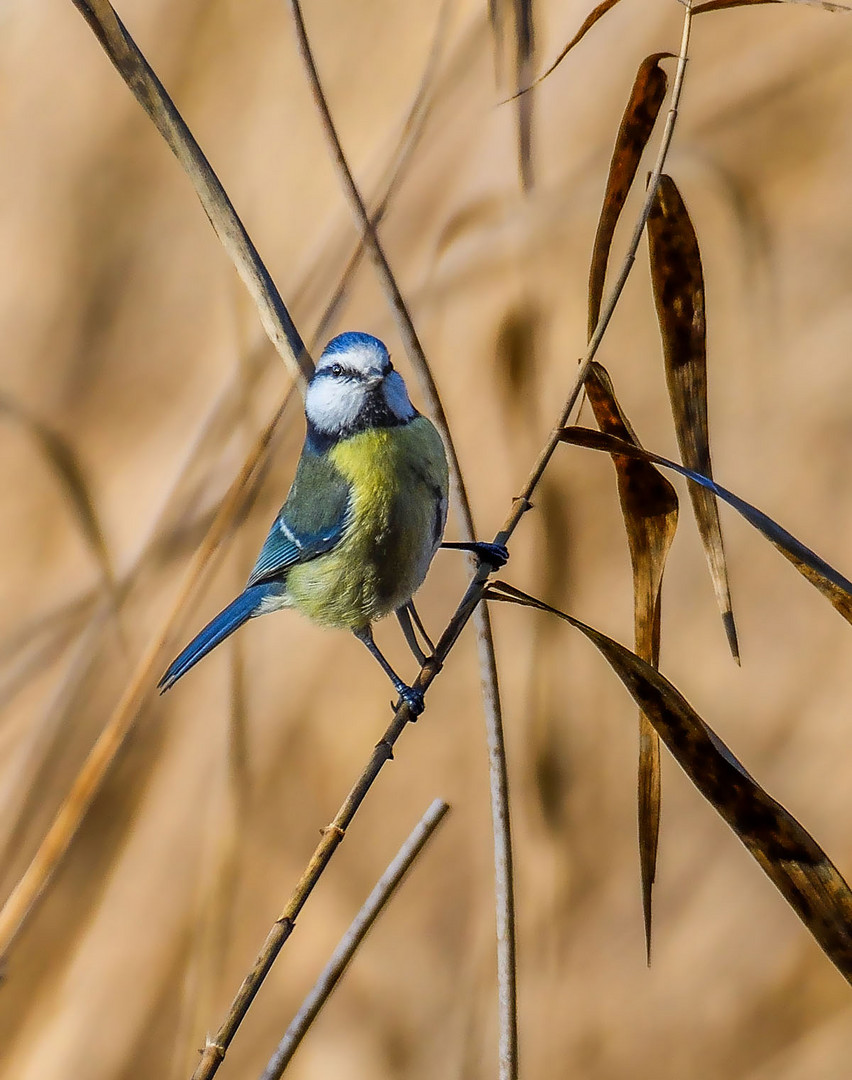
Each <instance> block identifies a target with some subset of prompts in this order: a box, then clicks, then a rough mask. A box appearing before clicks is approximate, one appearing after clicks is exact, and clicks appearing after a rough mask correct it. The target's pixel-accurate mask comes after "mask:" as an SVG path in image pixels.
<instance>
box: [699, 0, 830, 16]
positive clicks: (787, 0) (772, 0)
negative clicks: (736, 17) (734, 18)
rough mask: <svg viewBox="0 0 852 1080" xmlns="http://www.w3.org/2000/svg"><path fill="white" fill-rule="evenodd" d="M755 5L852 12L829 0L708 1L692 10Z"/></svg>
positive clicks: (723, 9) (715, 9)
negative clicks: (795, 5) (803, 5)
mask: <svg viewBox="0 0 852 1080" xmlns="http://www.w3.org/2000/svg"><path fill="white" fill-rule="evenodd" d="M754 4H806V5H807V6H808V7H818V8H822V9H823V10H824V11H852V8H851V7H849V6H848V5H847V4H832V3H829V2H828V0H706V2H705V3H703V4H698V5H697V6H696V7H694V8H693V9H692V14H693V15H700V14H701V13H702V12H703V11H725V10H726V9H727V8H735V7H752V6H753V5H754Z"/></svg>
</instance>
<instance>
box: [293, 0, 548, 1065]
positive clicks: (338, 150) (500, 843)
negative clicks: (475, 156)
mask: <svg viewBox="0 0 852 1080" xmlns="http://www.w3.org/2000/svg"><path fill="white" fill-rule="evenodd" d="M288 2H289V5H290V10H291V12H292V15H293V24H294V27H295V30H296V39H297V44H298V47H299V53H300V55H301V57H302V61H303V63H304V65H305V72H306V74H307V77H308V81H309V83H310V87H311V92H312V94H313V98H314V103H315V105H316V107H317V111H318V113H319V116H320V120H321V122H322V127H323V131H324V133H325V137H326V141H327V142H328V146H329V151H330V153H331V156H332V159H333V161H334V163H335V165H336V168H337V174H338V179H339V180H340V184H341V187H342V188H343V191H344V193H345V195H346V198H347V201H348V203H349V208H350V210H351V212H352V216H353V218H354V220H355V225H356V227H357V229H358V231H359V232H360V234H361V236H362V237H363V242H364V244H365V246H366V249H367V251H368V253H369V255H370V258H371V259H372V262H373V266H374V268H375V270H376V273H377V274H378V277H379V281H380V282H381V285H382V288H383V290H384V293H385V297H386V299H387V301H388V304H389V305H390V308H391V311H392V313H393V315H394V319H395V320H396V325H397V329H398V331H399V335H400V337H401V338H402V341H403V344H404V346H405V351H406V353H407V354H408V357H409V359H410V361H411V364H412V366H413V368H414V370H415V373H416V374H417V377H418V379H419V381H420V386H421V390H422V392H423V395H424V397H425V398H426V401H427V403H428V408H429V413H430V415H431V416H432V418H433V419H434V421H435V425H436V426H437V428H438V430H439V431H440V433H441V436H442V438H443V440H444V444H445V446H446V448H447V459H448V463H449V467H450V478H451V483H452V487H453V494H454V496H455V504H456V507H457V508H458V515H459V519H460V520H459V525H460V531H461V533H462V538H463V539H464V540H468V541H472V540H475V539H476V527H475V525H474V521H473V513H472V511H471V507H470V500H469V498H468V495H467V490H466V487H465V483H464V477H463V475H462V469H461V463H460V462H459V458H458V454H457V452H456V448H455V444H454V442H453V437H452V433H451V431H450V427H449V424H448V423H447V417H446V414H445V412H444V407H443V404H442V402H441V397H440V394H439V393H438V388H437V386H436V384H435V379H434V377H433V375H432V370H431V368H430V366H429V362H428V360H427V359H426V354H425V352H424V349H423V346H422V344H421V342H420V338H419V336H418V334H417V331H416V329H415V327H414V322H413V320H412V318H411V313H410V312H409V310H408V305H407V304H406V302H405V300H404V298H403V296H402V293H401V291H400V288H399V285H398V284H397V281H396V278H395V276H394V273H393V270H392V269H391V266H390V263H389V262H388V259H387V256H386V255H385V252H384V249H383V247H382V244H381V242H380V240H379V236H378V232H377V230H376V226H375V223H374V221H373V220H371V218H370V215H369V214H368V212H367V208H366V206H365V205H364V200H363V198H362V197H361V193H360V191H359V190H358V185H357V184H356V182H355V178H354V176H353V175H352V170H351V169H350V168H349V163H348V162H347V160H346V155H345V153H344V150H343V146H342V144H341V142H340V137H339V135H338V133H337V128H336V127H335V124H334V120H333V118H332V115H331V110H330V109H329V105H328V101H327V99H326V96H325V93H324V91H323V88H322V83H321V82H320V77H319V72H318V71H317V67H316V63H315V61H314V57H313V53H312V51H311V47H310V42H309V40H308V35H307V30H306V29H305V22H304V19H303V17H302V9H301V5H300V2H299V0H288ZM519 17H520V16H519ZM518 32H519V34H520V30H519V31H518ZM531 34H532V29H531V26H530V28H529V35H530V37H531ZM519 72H520V68H519ZM519 77H520V74H519ZM521 129H522V130H523V124H522V125H521ZM474 623H475V627H476V641H477V648H478V652H479V665H480V673H481V679H482V698H483V706H484V710H485V726H486V742H487V748H488V761H489V776H490V785H489V787H490V792H491V817H492V826H493V832H494V867H495V901H496V909H497V910H496V922H497V972H498V1004H499V1009H498V1011H499V1027H500V1046H499V1060H500V1080H515V1078H516V1077H517V1075H518V1024H517V990H516V981H517V980H516V974H515V900H514V883H513V878H512V834H511V818H510V813H509V785H508V773H507V766H506V751H505V744H504V739H503V717H502V710H501V707H500V688H499V683H498V680H497V661H496V658H495V654H494V639H493V636H492V633H491V620H490V617H489V614H488V610H487V608H486V607H485V605H481V606H480V607H478V608H477V609H476V612H475V614H474Z"/></svg>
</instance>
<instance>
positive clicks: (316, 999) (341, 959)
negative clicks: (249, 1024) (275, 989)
mask: <svg viewBox="0 0 852 1080" xmlns="http://www.w3.org/2000/svg"><path fill="white" fill-rule="evenodd" d="M449 809H450V808H449V806H448V805H447V803H445V802H444V801H443V800H442V799H435V801H434V802H433V803H432V805H431V806H430V807H429V808H428V809H427V811H426V813H425V814H424V815H423V817H422V818H421V819H420V821H419V822H418V823H417V825H415V827H414V829H413V830H412V832H411V834H410V835H409V837H408V839H407V840H406V841H405V843H404V844H403V845H402V847H401V848H400V849H399V851H398V852H397V853H396V855H395V856H394V857H393V859H392V861H391V862H390V863H389V864H388V868H387V870H385V872H384V873H383V874H382V876H381V877H380V878H379V880H378V881H377V882H376V885H375V888H374V889H373V891H372V892H371V893H370V895H369V896H368V897H367V899H366V900H365V901H364V905H363V907H362V908H361V910H360V911H359V912H358V914H357V915H356V916H355V918H354V919H353V920H352V923H351V924H350V926H349V929H348V930H347V931H346V933H345V934H344V935H343V937H342V938H341V939H340V942H339V943H338V945H337V948H336V949H335V950H334V952H333V953H332V954H331V958H330V960H329V961H328V963H327V964H326V966H325V968H324V969H323V971H322V974H321V975H320V977H319V978H318V979H317V981H316V984H315V985H314V987H313V989H312V990H311V992H310V993H309V994H308V996H307V997H306V998H305V1000H304V1001H303V1002H302V1005H301V1008H300V1009H299V1011H298V1013H296V1015H295V1017H294V1018H293V1021H292V1023H291V1024H290V1026H289V1027H288V1028H287V1031H286V1032H285V1033H284V1037H283V1038H282V1040H281V1042H280V1043H279V1044H278V1048H277V1049H276V1051H275V1053H274V1054H273V1055H272V1057H271V1058H270V1060H269V1063H268V1065H267V1066H266V1068H265V1069H264V1070H263V1074H262V1076H261V1078H260V1080H280V1077H281V1076H282V1075H283V1073H284V1070H285V1069H286V1068H287V1066H288V1065H289V1064H290V1059H291V1058H292V1057H293V1055H294V1054H295V1053H296V1051H297V1050H298V1048H299V1045H300V1043H301V1041H302V1039H303V1038H304V1037H305V1035H306V1034H307V1031H308V1028H309V1027H310V1026H311V1024H312V1023H313V1022H314V1020H315V1019H316V1018H317V1015H318V1014H319V1011H320V1009H321V1008H322V1007H323V1005H325V1003H326V1001H327V1000H328V999H329V997H330V996H331V993H332V991H333V990H334V988H335V987H336V986H337V984H338V982H339V981H340V977H341V975H343V972H344V971H345V970H346V968H347V967H348V965H349V962H350V960H351V959H352V957H353V956H354V955H355V951H356V949H357V948H358V946H359V945H360V944H361V942H362V941H363V940H364V938H365V937H366V935H367V932H368V931H369V930H370V928H371V927H372V925H373V923H374V922H375V921H376V919H377V918H378V917H379V915H381V913H382V911H383V909H384V908H385V906H386V905H387V903H388V901H389V900H390V899H391V897H392V896H393V894H394V893H395V892H396V890H397V887H398V886H399V884H400V882H401V881H402V879H403V878H404V877H405V875H406V874H407V873H408V870H409V869H410V867H411V865H412V863H413V862H414V860H415V859H416V858H417V856H418V855H419V854H420V852H421V851H422V850H423V848H424V846H425V845H426V841H427V840H428V839H429V838H430V837H431V836H432V834H433V833H434V831H435V829H437V827H438V826H439V825H440V823H441V821H442V820H443V819H444V817H445V815H446V814H447V811H448V810H449Z"/></svg>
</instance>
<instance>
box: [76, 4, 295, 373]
mask: <svg viewBox="0 0 852 1080" xmlns="http://www.w3.org/2000/svg"><path fill="white" fill-rule="evenodd" d="M72 3H73V4H74V6H75V7H76V8H77V10H78V11H79V12H80V14H81V15H82V16H83V18H84V19H85V20H86V22H87V23H88V24H89V26H90V27H91V28H92V30H93V31H94V34H95V37H96V38H97V39H98V41H99V42H100V44H101V46H102V47H103V49H104V52H105V53H106V54H107V56H108V57H109V58H110V60H111V61H112V63H113V64H114V65H115V67H116V69H117V70H118V73H119V74H120V75H121V77H122V78H123V79H124V81H125V82H126V83H127V85H128V86H129V87H130V89H131V90H132V91H133V94H134V96H135V97H136V100H137V101H138V102H139V104H140V105H141V106H142V108H143V109H144V110H145V112H146V113H147V114H148V115H149V116H150V117H151V119H152V120H153V121H154V124H155V125H156V127H157V130H158V131H159V132H160V134H161V135H162V136H163V138H164V139H165V140H166V142H167V143H168V145H169V148H170V149H171V151H172V153H173V154H174V155H175V157H176V158H177V159H178V161H179V162H180V164H181V165H182V166H183V169H184V171H185V172H186V174H187V176H188V177H189V179H190V180H191V181H192V184H193V187H194V188H195V192H196V194H197V195H198V198H199V199H200V200H201V205H202V206H203V207H204V212H205V214H207V217H208V218H209V220H210V224H211V225H212V226H213V228H214V229H215V231H216V235H217V236H218V237H219V239H220V240H221V242H222V246H223V247H224V249H225V251H226V252H227V253H228V255H230V257H231V260H232V261H233V263H234V266H235V267H236V269H237V273H238V274H239V275H240V277H241V278H242V280H243V283H244V284H245V286H246V288H247V289H248V291H249V294H250V295H251V298H252V299H253V300H254V302H255V304H256V305H257V309H258V311H259V313H260V321H261V322H262V323H263V328H264V330H265V331H266V333H267V334H268V336H269V340H270V341H271V342H272V344H273V345H274V346H275V349H276V351H277V352H278V354H279V356H280V357H281V358H282V360H283V361H284V362H285V364H287V366H288V368H289V369H290V372H291V374H292V376H293V378H294V379H295V380H296V382H297V383H299V384H300V385H301V386H302V387H304V384H305V383H306V381H307V380H308V379H309V378H310V376H311V371H312V370H313V364H312V362H311V358H310V356H309V354H308V351H307V349H306V348H305V343H304V342H303V341H302V338H301V336H300V334H299V331H298V330H297V329H296V326H295V324H294V323H293V320H292V319H291V318H290V313H289V312H288V311H287V308H286V306H285V304H284V301H283V300H282V299H281V295H280V294H279V292H278V290H277V289H276V287H275V283H274V282H273V280H272V278H271V277H270V275H269V271H268V270H267V269H266V267H265V266H264V264H263V261H262V260H261V258H260V255H258V253H257V249H256V248H255V246H254V244H253V243H252V241H251V238H250V237H249V235H248V233H247V232H246V230H245V227H244V226H243V223H242V222H241V221H240V219H239V217H238V216H237V212H236V210H234V207H233V204H232V203H231V200H230V199H229V198H228V196H227V194H226V192H225V189H224V188H223V187H222V185H221V183H220V182H219V178H218V177H217V176H216V173H215V172H214V171H213V168H212V166H211V165H210V162H209V161H208V160H207V158H206V157H205V156H204V153H203V151H202V149H201V147H200V146H199V145H198V143H197V142H196V141H195V138H194V137H193V135H192V132H191V131H190V130H189V128H188V127H187V126H186V123H185V122H184V120H183V117H182V116H181V115H180V113H179V112H178V111H177V109H176V108H175V106H174V102H173V101H172V99H171V98H170V97H169V95H168V94H167V93H166V91H165V89H164V87H163V84H162V83H161V82H160V80H159V79H158V78H157V76H156V75H155V74H154V71H153V70H152V68H151V66H150V65H149V64H148V61H147V60H146V59H145V57H144V56H143V55H142V53H141V52H140V51H139V49H138V47H137V45H136V42H135V41H134V40H133V38H132V37H131V36H130V34H129V33H128V32H127V29H126V28H125V26H124V24H123V23H122V21H121V19H119V17H118V15H117V14H116V13H115V10H114V8H113V7H112V5H111V4H110V3H109V0H72Z"/></svg>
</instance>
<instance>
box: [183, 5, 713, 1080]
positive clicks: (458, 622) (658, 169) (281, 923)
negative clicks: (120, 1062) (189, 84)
mask: <svg viewBox="0 0 852 1080" xmlns="http://www.w3.org/2000/svg"><path fill="white" fill-rule="evenodd" d="M685 8H686V10H685V12H684V25H683V36H682V40H681V48H680V54H679V57H678V66H677V74H676V76H675V81H674V85H673V88H672V99H671V105H670V108H669V113H668V116H667V118H666V126H665V128H664V130H663V137H662V140H661V143H660V150H659V153H658V155H657V161H656V163H655V165H654V169H653V171H652V173H651V178H650V180H649V182H648V192H647V195H646V199H645V203H644V205H643V207H642V212H641V214H640V215H639V219H638V221H637V224H636V228H635V230H634V233H633V237H632V238H631V242H630V246H629V248H628V251H627V254H626V256H625V258H624V261H623V264H622V268H621V271H620V273H619V275H618V278H617V280H616V283H615V285H614V286H613V289H612V291H611V293H610V295H609V296H608V297H607V300H606V303H605V304H604V305H603V307H602V309H601V315H600V318H599V320H598V325H597V327H596V329H595V332H594V333H593V334H592V337H591V340H590V341H589V344H588V347H587V349H586V355H585V356H584V357H583V359H582V361H581V363H580V369H579V371H578V373H577V376H576V378H575V380H574V384H573V386H572V388H571V390H570V392H569V394H568V398H567V399H566V403H565V406H564V407H563V409H562V411H561V413H560V414H559V418H558V420H557V422H556V425H555V426H554V428H553V431H552V432H551V434H550V437H549V438H548V440H547V442H546V443H545V445H544V447H543V449H542V451H541V453H540V454H539V456H538V459H537V460H536V462H535V464H534V465H533V468H532V470H531V472H530V474H529V476H528V478H527V481H526V483H525V484H524V487H523V491H522V492H521V494H520V495H518V496H516V497H515V499H514V500H513V503H512V509H511V511H510V512H509V515H508V517H507V518H506V520H505V522H504V523H503V526H502V528H501V529H500V531H499V532H498V533H497V535H496V536H495V538H494V540H495V543H499V544H505V543H506V542H507V541H508V540H509V539H510V537H511V536H512V534H513V533H514V531H515V529H516V528H517V526H518V523H519V522H520V520H521V518H522V517H523V515H524V514H525V513H526V511H527V510H529V509H530V507H531V502H530V499H531V496H532V495H533V493H534V491H535V489H536V487H537V485H538V482H539V480H540V479H541V477H542V475H543V473H544V470H545V469H546V468H547V465H548V463H549V461H550V459H551V458H552V456H553V454H554V452H555V450H556V447H557V446H558V445H559V441H560V434H561V431H562V428H563V427H564V426H565V424H566V422H567V419H568V416H569V414H570V412H571V410H572V409H573V407H574V405H575V404H576V401H577V398H578V396H579V394H580V391H581V389H582V387H583V383H584V381H585V377H586V373H587V371H588V367H589V365H590V364H591V362H592V360H593V358H594V356H595V354H596V352H597V350H598V348H599V347H600V343H601V339H602V337H603V334H604V331H605V330H606V328H607V326H608V325H609V322H610V319H611V318H612V314H613V311H614V310H615V307H616V304H617V303H618V300H619V298H620V296H621V293H622V292H623V290H624V285H625V283H626V281H627V278H628V276H629V274H630V270H631V268H632V266H633V263H634V261H635V258H636V250H637V248H638V246H639V241H640V239H641V237H642V232H643V230H644V227H645V223H646V221H647V219H648V214H649V213H650V209H651V201H652V199H653V196H654V192H655V191H656V187H657V184H658V182H659V178H660V175H661V173H662V171H663V166H664V165H665V160H666V156H667V154H668V149H669V146H670V144H671V139H672V135H673V133H674V127H675V122H676V120H677V110H678V104H679V102H680V95H681V90H682V87H683V78H684V73H685V71H686V62H687V49H688V46H689V36H690V30H691V26H692V0H686V4H685ZM491 573H492V571H491V568H490V567H489V566H488V565H487V564H486V563H482V564H481V565H480V566H479V568H478V569H477V571H476V574H475V575H474V577H473V579H472V580H471V581H470V583H469V584H468V587H467V589H466V590H465V593H464V595H463V597H462V599H461V601H460V603H459V605H458V607H457V608H456V610H455V613H454V614H453V616H452V618H451V619H450V621H449V623H448V624H447V627H446V629H445V630H444V633H443V634H442V635H441V639H440V641H439V642H438V644H437V646H436V648H435V655H434V656H432V657H430V658H429V659H428V660H427V661H426V663H425V664H424V665H423V667H422V668H421V670H420V673H419V675H418V676H417V678H416V680H415V682H414V685H415V687H416V688H417V689H419V690H421V691H423V692H424V693H425V691H426V690H427V689H428V688H429V686H430V684H431V683H432V680H433V679H434V678H435V676H436V675H437V674H438V672H439V671H440V669H441V667H442V666H443V662H444V660H445V659H446V657H447V656H448V655H449V653H450V650H451V649H452V647H453V645H454V644H455V642H456V641H457V639H458V637H459V635H460V634H461V632H462V630H463V629H464V627H465V626H466V625H467V623H468V621H469V620H470V618H471V616H472V615H473V613H474V611H475V609H476V608H477V605H479V603H480V601H481V600H482V598H483V594H484V591H485V586H486V583H487V581H488V578H489V576H490V574H491ZM410 719H414V718H413V717H412V716H411V714H410V712H409V709H408V706H407V705H405V704H404V703H403V704H402V705H400V707H399V709H398V710H397V712H396V715H395V716H394V718H393V720H392V721H391V723H390V725H389V726H388V728H387V730H386V731H385V734H384V736H383V737H382V739H381V740H380V742H378V743H377V744H376V747H375V749H374V750H373V753H372V755H371V757H370V760H369V762H368V763H367V765H366V767H365V768H364V770H363V772H362V773H361V775H360V776H359V777H358V779H357V781H356V782H355V784H354V786H353V787H352V789H351V791H350V792H349V794H348V795H347V797H346V799H345V801H344V803H343V805H342V806H341V808H340V810H339V811H338V813H337V816H336V817H335V818H334V820H333V821H332V823H331V824H330V825H329V826H328V827H327V828H326V829H325V830H324V831H323V837H322V839H321V840H320V842H319V844H318V845H317V847H316V849H315V851H314V853H313V855H312V856H311V859H310V862H309V863H308V865H307V867H306V868H305V871H304V873H303V874H302V877H301V879H300V880H299V882H298V884H297V885H296V888H295V889H294V890H293V893H292V894H291V896H290V899H289V901H288V902H287V905H286V907H285V908H284V910H283V912H282V913H281V915H280V916H279V917H278V919H277V920H276V922H275V924H274V926H273V927H272V929H271V930H270V931H269V933H268V935H267V937H266V941H265V942H264V943H263V946H262V948H261V950H260V952H259V954H258V956H257V959H256V961H255V963H254V966H253V967H252V969H251V971H250V972H249V973H248V974H247V975H246V977H245V978H244V979H243V982H242V985H241V986H240V989H239V991H238V993H237V996H236V997H235V998H234V1001H233V1002H232V1004H231V1008H230V1010H229V1012H228V1016H227V1018H226V1020H225V1022H224V1024H223V1025H222V1027H221V1028H220V1029H219V1031H218V1032H217V1034H216V1035H215V1036H214V1037H213V1038H210V1039H208V1041H207V1045H206V1047H205V1049H204V1051H203V1053H202V1057H201V1061H200V1062H199V1064H198V1068H197V1069H196V1070H195V1072H194V1073H193V1076H192V1080H209V1078H210V1077H212V1076H214V1075H215V1073H216V1071H217V1070H218V1068H219V1065H220V1064H221V1062H222V1059H223V1058H224V1056H225V1053H226V1051H227V1048H228V1046H229V1045H230V1043H231V1041H232V1039H233V1037H234V1034H235V1033H236V1031H237V1028H238V1027H239V1025H240V1023H241V1022H242V1020H243V1017H244V1016H245V1014H246V1012H247V1011H248V1009H249V1006H250V1005H251V1003H252V1001H253V1000H254V997H255V995H256V994H257V992H258V990H259V989H260V986H261V983H262V982H263V980H264V979H265V978H266V975H267V974H268V972H269V970H270V968H271V967H272V964H273V963H274V961H275V958H276V956H277V955H278V953H279V951H280V950H281V947H282V946H283V945H284V942H285V941H286V940H287V938H289V936H290V934H291V933H292V932H293V928H294V926H295V919H296V917H297V915H298V914H299V912H300V911H301V910H302V908H303V907H304V905H305V903H306V901H307V899H308V897H309V896H310V894H311V892H312V891H313V888H314V886H315V885H316V883H317V881H318V880H319V878H320V876H321V875H322V872H323V870H324V869H325V867H326V866H327V865H328V863H329V861H330V860H331V857H332V855H333V854H334V852H335V850H336V849H337V847H338V845H339V844H340V841H341V840H342V839H343V837H344V836H345V835H346V829H347V828H348V826H349V824H350V822H351V821H352V819H353V818H354V816H355V814H356V813H357V811H358V807H359V806H360V805H361V803H362V802H363V801H364V798H365V797H366V795H367V792H368V791H369V790H370V788H371V787H372V785H373V782H374V781H375V779H376V777H377V776H378V774H379V772H380V771H381V769H382V766H383V765H384V764H385V762H386V761H388V760H389V759H390V758H392V757H393V747H394V745H395V743H396V741H397V740H398V739H399V737H400V735H401V734H402V732H403V730H404V729H405V727H406V725H407V724H408V721H409V720H410Z"/></svg>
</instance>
